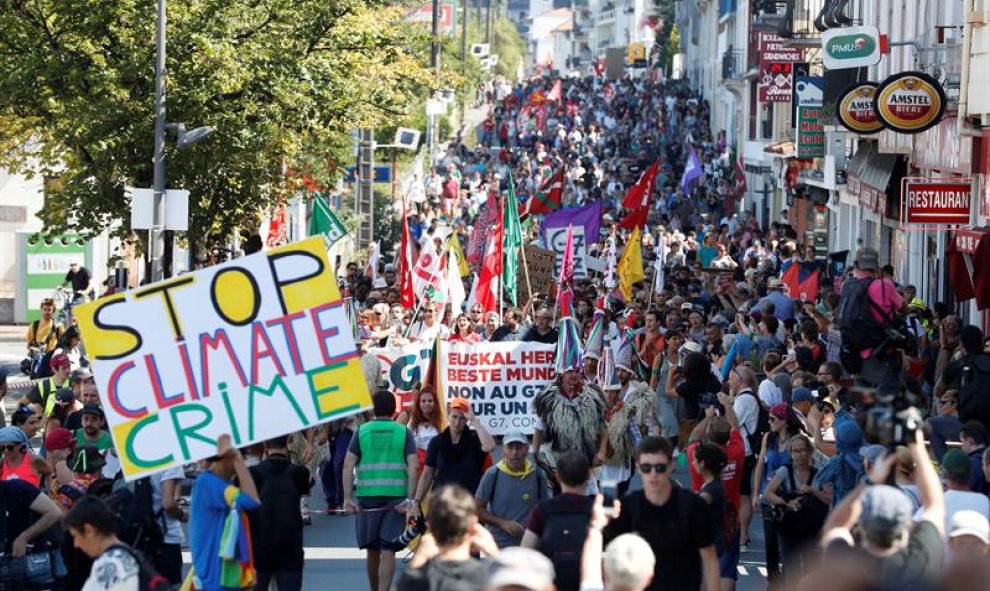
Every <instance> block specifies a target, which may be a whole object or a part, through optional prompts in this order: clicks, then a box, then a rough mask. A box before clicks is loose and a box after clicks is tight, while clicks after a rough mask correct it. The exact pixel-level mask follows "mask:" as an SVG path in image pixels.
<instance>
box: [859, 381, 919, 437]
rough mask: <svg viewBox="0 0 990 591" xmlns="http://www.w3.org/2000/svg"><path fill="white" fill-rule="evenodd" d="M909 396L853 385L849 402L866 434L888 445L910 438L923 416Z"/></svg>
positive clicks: (913, 435)
mask: <svg viewBox="0 0 990 591" xmlns="http://www.w3.org/2000/svg"><path fill="white" fill-rule="evenodd" d="M910 398H911V396H910V395H908V394H906V393H903V392H899V393H895V394H881V393H880V392H879V391H878V390H875V389H873V388H854V389H853V390H852V402H853V405H854V406H855V407H856V410H857V414H858V415H859V418H860V423H861V424H862V425H863V433H864V434H865V435H866V437H867V438H868V439H869V440H871V441H876V442H877V443H879V444H880V445H883V446H885V447H888V448H892V447H894V446H897V445H907V444H908V443H911V442H912V441H914V440H915V433H916V431H917V430H918V429H920V428H921V427H922V423H923V419H922V417H921V412H919V411H918V409H917V408H916V407H915V406H914V405H913V401H912V400H910Z"/></svg>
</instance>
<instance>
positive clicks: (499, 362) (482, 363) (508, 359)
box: [439, 342, 557, 435]
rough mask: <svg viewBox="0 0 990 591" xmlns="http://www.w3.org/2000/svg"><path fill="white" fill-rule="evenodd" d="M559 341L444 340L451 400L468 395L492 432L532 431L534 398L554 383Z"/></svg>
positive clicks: (443, 374)
mask: <svg viewBox="0 0 990 591" xmlns="http://www.w3.org/2000/svg"><path fill="white" fill-rule="evenodd" d="M554 349H555V346H554V345H545V344H542V343H523V342H514V343H477V344H467V343H454V344H451V343H446V342H441V343H440V364H439V367H440V378H441V390H442V391H443V393H444V398H445V400H446V401H447V402H448V403H449V402H450V401H452V400H454V399H455V398H466V399H468V400H469V401H470V402H471V410H472V411H473V412H474V414H475V416H477V417H478V419H479V420H480V421H482V423H483V424H484V425H485V428H487V429H488V430H489V431H490V432H491V433H494V434H496V435H504V434H506V433H508V432H509V431H522V432H524V433H532V432H533V425H534V424H535V417H536V415H535V414H534V411H533V398H535V397H536V395H537V394H539V393H540V392H542V391H543V389H544V388H546V387H547V386H548V385H550V384H551V383H553V380H554V379H555V378H556V377H557V374H556V370H555V369H554Z"/></svg>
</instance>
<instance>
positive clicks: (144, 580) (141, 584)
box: [107, 544, 172, 591]
mask: <svg viewBox="0 0 990 591" xmlns="http://www.w3.org/2000/svg"><path fill="white" fill-rule="evenodd" d="M114 549H117V550H123V551H124V552H126V553H128V554H130V555H131V556H132V557H133V558H134V561H135V562H137V563H138V589H139V591H171V589H172V584H171V583H169V582H168V579H166V578H165V577H163V576H162V575H161V574H159V572H158V571H157V570H155V567H153V566H151V563H150V562H148V560H147V559H146V558H145V556H144V553H143V552H140V551H138V550H135V549H134V548H132V547H130V546H128V545H127V544H114V545H113V546H110V547H109V548H107V551H109V550H114Z"/></svg>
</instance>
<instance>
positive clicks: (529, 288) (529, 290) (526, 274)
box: [519, 238, 533, 298]
mask: <svg viewBox="0 0 990 591" xmlns="http://www.w3.org/2000/svg"><path fill="white" fill-rule="evenodd" d="M519 252H521V253H522V264H523V276H524V277H525V278H526V293H528V294H529V297H530V298H532V297H533V286H532V285H530V283H529V266H528V265H527V264H526V239H525V238H524V239H523V243H522V244H520V245H519Z"/></svg>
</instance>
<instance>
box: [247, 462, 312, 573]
mask: <svg viewBox="0 0 990 591" xmlns="http://www.w3.org/2000/svg"><path fill="white" fill-rule="evenodd" d="M279 464H281V466H279ZM292 468H293V464H292V463H291V462H278V463H275V462H271V461H265V462H262V463H261V464H260V465H259V466H258V467H257V468H256V470H257V472H258V473H259V474H260V475H261V476H262V483H261V490H260V491H258V494H259V496H260V497H261V508H260V509H258V512H257V514H256V515H257V517H256V519H257V521H256V522H255V523H256V530H255V531H257V532H258V535H257V536H255V537H254V552H255V555H256V556H275V555H282V554H284V552H285V551H286V550H290V549H292V548H295V547H297V546H301V545H302V537H303V520H302V514H301V513H300V512H299V499H300V497H301V496H302V495H301V494H300V492H299V489H298V488H297V487H296V483H295V482H294V481H293V480H292Z"/></svg>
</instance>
